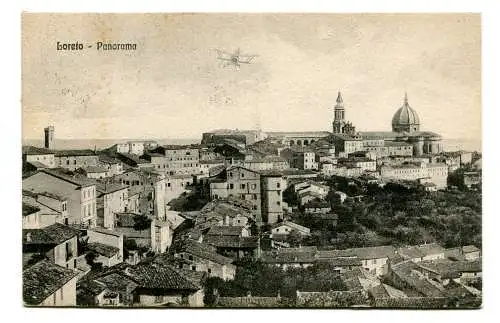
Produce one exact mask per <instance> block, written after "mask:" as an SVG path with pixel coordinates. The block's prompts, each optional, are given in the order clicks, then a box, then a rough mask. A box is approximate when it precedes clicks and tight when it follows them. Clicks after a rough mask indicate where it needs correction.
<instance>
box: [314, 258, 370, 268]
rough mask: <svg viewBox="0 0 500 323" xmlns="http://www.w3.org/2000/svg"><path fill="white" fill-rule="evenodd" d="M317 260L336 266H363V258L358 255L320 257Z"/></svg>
mask: <svg viewBox="0 0 500 323" xmlns="http://www.w3.org/2000/svg"><path fill="white" fill-rule="evenodd" d="M317 261H319V262H323V263H329V264H331V265H332V266H336V267H350V266H361V260H360V259H359V258H358V257H345V258H344V257H339V258H318V259H317Z"/></svg>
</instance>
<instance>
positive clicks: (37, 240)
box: [23, 223, 80, 245]
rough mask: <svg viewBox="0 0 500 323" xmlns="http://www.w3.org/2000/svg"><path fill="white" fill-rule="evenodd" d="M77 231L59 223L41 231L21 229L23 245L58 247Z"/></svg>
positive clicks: (77, 233) (75, 234)
mask: <svg viewBox="0 0 500 323" xmlns="http://www.w3.org/2000/svg"><path fill="white" fill-rule="evenodd" d="M79 233H80V231H79V230H77V229H73V228H71V227H69V226H67V225H64V224H61V223H54V224H52V225H49V226H48V227H45V228H41V229H23V244H48V245H58V244H61V243H63V242H64V241H67V240H69V239H71V238H73V237H75V236H78V235H79Z"/></svg>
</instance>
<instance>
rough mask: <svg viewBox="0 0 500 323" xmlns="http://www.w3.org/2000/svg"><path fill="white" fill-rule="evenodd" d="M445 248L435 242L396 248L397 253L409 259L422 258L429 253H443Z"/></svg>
mask: <svg viewBox="0 0 500 323" xmlns="http://www.w3.org/2000/svg"><path fill="white" fill-rule="evenodd" d="M444 251H445V249H444V248H443V247H441V246H440V245H438V244H436V243H431V244H426V245H420V246H410V247H404V248H399V249H398V254H400V255H401V256H403V257H407V258H410V259H414V258H422V257H425V256H430V255H437V254H444Z"/></svg>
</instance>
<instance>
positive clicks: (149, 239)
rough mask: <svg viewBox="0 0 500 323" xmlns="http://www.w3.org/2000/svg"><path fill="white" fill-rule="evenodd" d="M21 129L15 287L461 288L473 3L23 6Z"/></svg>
mask: <svg viewBox="0 0 500 323" xmlns="http://www.w3.org/2000/svg"><path fill="white" fill-rule="evenodd" d="M22 136H23V138H22V140H23V144H22V145H23V146H22V259H23V267H22V277H23V287H22V289H23V291H22V296H23V304H24V305H25V306H30V307H31V306H41V307H51V306H53V307H96V308H102V307H106V308H110V307H116V308H123V307H155V308H166V307H190V308H282V307H286V308H331V309H335V308H352V309H357V308H392V309H456V308H467V309H469V308H470V309H472V308H480V307H481V305H482V235H481V232H482V227H481V223H482V180H481V179H482V149H481V15H480V14H472V13H471V14H467V13H460V14H451V13H447V14H430V13H429V14H402V13H394V14H373V13H372V14H362V13H359V14H334V13H328V14H326V13H324V14H298V13H275V14H271V13H253V14H249V13H225V14H215V13H197V14H187V13H186V14H182V13H175V14H174V13H151V14H144V13H141V14H138V13H137V14H111V13H108V14H97V13H92V14H91V13H78V14H77V13H74V14H70V13H67V14H62V13H23V14H22ZM20 193H21V192H20ZM20 270H21V268H20Z"/></svg>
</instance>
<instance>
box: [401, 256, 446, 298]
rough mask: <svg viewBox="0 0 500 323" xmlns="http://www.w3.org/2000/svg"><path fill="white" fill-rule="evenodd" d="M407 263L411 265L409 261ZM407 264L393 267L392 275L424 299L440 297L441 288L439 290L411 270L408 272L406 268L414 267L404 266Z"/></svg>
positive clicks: (441, 293)
mask: <svg viewBox="0 0 500 323" xmlns="http://www.w3.org/2000/svg"><path fill="white" fill-rule="evenodd" d="M409 263H411V261H410V262H409ZM409 263H405V264H403V265H398V266H397V268H394V267H393V268H394V269H393V273H394V274H395V275H396V276H398V277H399V279H400V280H402V281H404V282H405V283H406V284H407V285H409V286H411V288H412V289H414V290H415V291H417V292H418V293H420V294H421V295H423V296H425V297H442V296H443V291H442V288H439V287H438V286H437V285H435V284H433V283H432V282H431V281H430V280H429V279H427V278H425V277H424V276H423V275H421V274H417V273H415V272H414V271H413V270H411V269H409V270H408V268H406V267H410V268H411V266H415V265H416V264H413V263H412V264H411V265H409V266H406V264H409Z"/></svg>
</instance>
